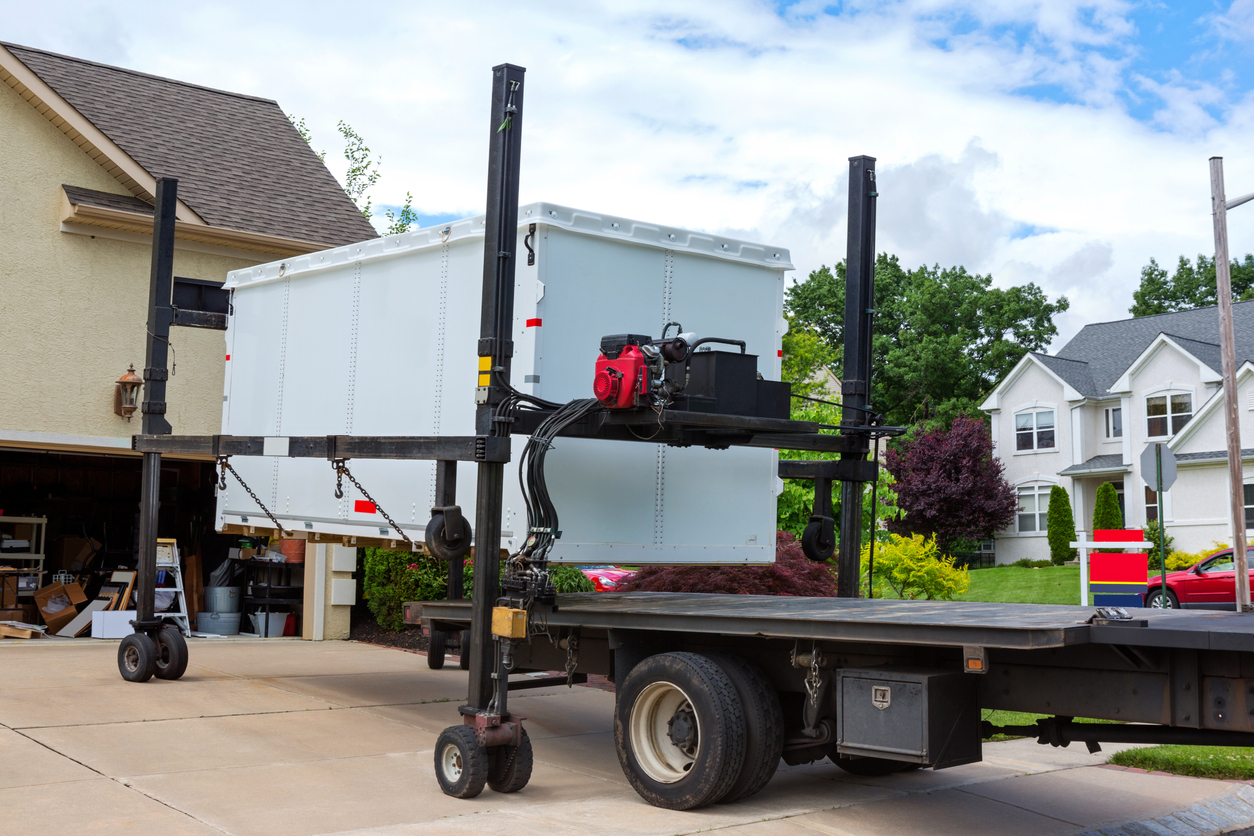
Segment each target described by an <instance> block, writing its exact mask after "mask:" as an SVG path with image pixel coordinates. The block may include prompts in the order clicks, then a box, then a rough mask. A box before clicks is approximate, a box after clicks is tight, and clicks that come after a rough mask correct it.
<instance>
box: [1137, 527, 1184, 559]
mask: <svg viewBox="0 0 1254 836" xmlns="http://www.w3.org/2000/svg"><path fill="white" fill-rule="evenodd" d="M1141 533H1142V534H1144V535H1145V542H1146V543H1149V544H1150V548H1152V549H1153V550H1154V551H1155V552H1157V551H1158V520H1152V521H1151V522H1150V524H1149V525H1147V526H1145V528H1143V529H1141ZM1175 544H1176V538H1175V537H1172V536H1171V535H1170V534H1168V535H1167V555H1168V556H1170V555H1171V553H1172V552H1173V551H1175ZM1168 562H1169V563H1170V561H1168Z"/></svg>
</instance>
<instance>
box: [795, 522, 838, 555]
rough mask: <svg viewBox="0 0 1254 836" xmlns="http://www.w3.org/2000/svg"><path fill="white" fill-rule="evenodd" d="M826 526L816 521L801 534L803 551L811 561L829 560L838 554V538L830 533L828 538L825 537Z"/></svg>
mask: <svg viewBox="0 0 1254 836" xmlns="http://www.w3.org/2000/svg"><path fill="white" fill-rule="evenodd" d="M826 525H827V523H824V522H821V521H817V520H816V521H815V522H812V523H810V524H809V525H807V526H806V527H805V530H804V531H802V532H801V550H802V551H803V552H805V556H806V557H808V558H810V559H811V560H829V559H831V556H832V555H833V554H835V553H836V537H835V536H833V535H832V534H831V533H830V532H829V534H828V535H827V536H826V537H824V535H823V528H824V527H825V526H826Z"/></svg>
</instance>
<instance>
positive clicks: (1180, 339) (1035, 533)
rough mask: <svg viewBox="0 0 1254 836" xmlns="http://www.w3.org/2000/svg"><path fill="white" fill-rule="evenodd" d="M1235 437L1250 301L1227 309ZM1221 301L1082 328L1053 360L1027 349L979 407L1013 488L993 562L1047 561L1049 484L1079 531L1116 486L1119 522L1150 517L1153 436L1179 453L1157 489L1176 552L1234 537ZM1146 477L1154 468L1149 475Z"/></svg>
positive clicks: (1248, 495)
mask: <svg viewBox="0 0 1254 836" xmlns="http://www.w3.org/2000/svg"><path fill="white" fill-rule="evenodd" d="M1233 324H1234V330H1235V333H1236V362H1237V392H1238V397H1239V403H1240V407H1241V408H1240V423H1241V437H1242V438H1243V439H1254V302H1240V303H1237V304H1235V305H1234V306H1233ZM1218 343H1219V314H1218V308H1214V307H1211V308H1200V309H1197V310H1192V311H1181V312H1177V313H1167V314H1159V315H1156V316H1145V317H1138V318H1135V319H1122V320H1116V321H1114V322H1100V323H1096V324H1093V325H1088V326H1085V327H1084V328H1083V329H1082V330H1081V331H1080V332H1079V333H1078V334H1076V336H1075V337H1074V338H1072V340H1071V341H1070V342H1068V343H1067V344H1066V345H1065V346H1064V347H1063V348H1062V350H1061V351H1059V352H1058V353H1057V354H1054V355H1047V354H1036V353H1031V354H1028V355H1026V356H1025V357H1024V358H1023V359H1022V360H1021V361H1020V362H1019V363H1018V364H1017V365H1016V366H1015V367H1014V369H1013V370H1012V371H1011V372H1010V374H1008V375H1007V376H1006V377H1005V378H1004V379H1003V380H1002V381H1001V382H1000V383H999V384H998V385H997V387H996V388H995V389H994V390H993V392H992V394H990V395H989V397H988V399H987V400H985V401H984V403H983V404H982V405H981V409H983V410H985V411H987V412H988V413H989V415H990V416H991V418H992V433H993V444H994V448H995V449H996V451H997V455H998V456H999V457H1000V458H1001V460H1002V462H1004V464H1005V466H1006V471H1005V475H1006V479H1007V480H1008V481H1009V482H1010V483H1011V484H1012V485H1014V487H1015V490H1016V491H1017V492H1018V495H1019V513H1018V515H1017V517H1016V519H1015V522H1014V523H1013V524H1012V525H1010V526H1008V527H1007V528H1006V529H1004V530H1003V531H1001V532H999V533H998V534H997V560H998V562H999V563H1011V562H1014V561H1016V560H1019V559H1022V558H1031V559H1033V560H1043V559H1046V558H1048V557H1049V546H1048V544H1047V543H1046V539H1045V531H1046V526H1045V520H1046V512H1047V510H1048V505H1049V491H1050V488H1051V487H1053V486H1054V485H1061V486H1062V487H1064V488H1066V489H1067V491H1068V493H1069V494H1070V496H1071V505H1072V510H1073V512H1074V513H1075V522H1076V529H1077V531H1085V530H1087V529H1089V528H1090V527H1091V524H1092V518H1093V505H1094V502H1095V499H1096V493H1097V489H1098V487H1099V486H1100V485H1102V484H1104V483H1107V482H1109V483H1111V484H1113V485H1114V486H1115V490H1116V491H1117V493H1118V496H1119V504H1120V508H1121V509H1122V511H1123V515H1124V524H1125V526H1127V527H1129V528H1139V527H1143V526H1145V525H1146V524H1147V523H1148V522H1149V521H1151V520H1154V519H1157V516H1158V497H1157V495H1156V494H1155V492H1154V490H1153V489H1152V488H1150V487H1149V486H1147V485H1146V483H1145V482H1144V481H1143V479H1142V473H1141V471H1140V462H1139V459H1140V456H1141V454H1142V453H1143V452H1144V450H1145V448H1146V446H1147V445H1148V444H1150V443H1152V442H1165V443H1167V445H1168V447H1170V449H1171V450H1172V451H1173V452H1174V453H1175V455H1176V459H1177V462H1178V472H1179V476H1178V479H1177V481H1176V483H1175V484H1174V485H1173V486H1172V487H1171V489H1170V490H1167V491H1165V492H1164V495H1163V516H1164V524H1165V525H1166V527H1167V530H1168V532H1169V533H1170V534H1171V535H1172V536H1174V537H1175V548H1176V549H1180V550H1183V551H1189V552H1197V551H1202V550H1205V549H1207V548H1209V547H1210V546H1211V544H1212V543H1214V542H1216V541H1220V542H1225V543H1231V542H1232V529H1231V521H1230V519H1229V514H1228V507H1229V502H1228V496H1229V493H1228V461H1227V458H1228V457H1227V452H1226V451H1227V444H1226V441H1225V437H1226V436H1225V428H1224V415H1223V387H1222V376H1221V367H1220V351H1219V345H1218ZM1242 460H1243V470H1244V474H1245V477H1244V482H1245V488H1244V491H1245V502H1246V505H1247V506H1250V507H1247V509H1246V518H1247V520H1249V521H1251V522H1254V449H1244V448H1243V449H1242ZM1149 475H1150V478H1151V480H1152V479H1153V474H1149Z"/></svg>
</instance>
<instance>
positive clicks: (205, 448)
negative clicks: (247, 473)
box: [131, 435, 510, 462]
mask: <svg viewBox="0 0 1254 836" xmlns="http://www.w3.org/2000/svg"><path fill="white" fill-rule="evenodd" d="M131 449H132V450H135V451H136V452H139V453H164V454H172V455H185V456H211V457H214V458H216V457H218V456H281V457H287V458H306V459H328V460H330V459H416V460H428V461H461V462H484V461H488V462H507V461H509V449H510V445H509V439H508V438H494V437H490V436H474V435H437V436H421V435H418V436H404V435H400V436H369V435H314V436H282V437H276V438H267V437H265V436H259V435H137V436H133V437H132V439H131Z"/></svg>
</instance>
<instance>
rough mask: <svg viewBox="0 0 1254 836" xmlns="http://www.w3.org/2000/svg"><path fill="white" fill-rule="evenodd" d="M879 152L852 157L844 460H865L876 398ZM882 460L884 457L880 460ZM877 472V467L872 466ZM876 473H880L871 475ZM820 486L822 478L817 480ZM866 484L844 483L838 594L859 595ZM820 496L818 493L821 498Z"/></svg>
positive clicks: (843, 386) (843, 395) (843, 400)
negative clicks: (849, 441)
mask: <svg viewBox="0 0 1254 836" xmlns="http://www.w3.org/2000/svg"><path fill="white" fill-rule="evenodd" d="M877 196H878V195H877V193H876V187H875V158H874V157H865V156H863V157H850V158H849V240H848V249H847V250H846V251H845V335H844V336H845V358H844V379H843V380H842V381H841V399H840V401H841V406H842V409H841V421H840V424H841V427H842V430H841V434H842V435H846V436H850V437H852V438H855V439H857V443H858V449H857V451H856V452H852V453H842V454H841V457H840V459H841V462H842V464H843V463H845V462H849V463H850V465H851V466H855V467H856V465H855V464H854V463H860V462H864V461H865V460H866V456H867V453H868V452H869V450H870V446H871V445H870V440H871V434H870V432H868V428H869V427H870V425H871V424H872V423H873V422H872V420H871V417H872V416H871V414H870V410H869V409H868V407H869V404H870V398H871V391H870V390H871V322H872V319H873V318H874V316H875V311H874V309H873V307H872V306H873V305H874V299H875V198H876V197H877ZM876 464H878V463H876ZM867 470H868V472H870V473H871V474H874V473H875V472H876V468H875V467H872V468H868V469H867ZM871 478H872V479H874V478H875V476H874V475H872V476H871ZM816 488H817V484H816ZM865 488H866V484H865V483H864V482H862V481H853V480H846V481H842V482H841V485H840V556H839V557H838V559H837V560H838V566H837V568H838V574H837V576H836V594H837V595H838V596H839V597H841V598H857V597H858V588H859V584H858V580H859V577H860V575H861V557H862V494H863V491H864V490H865ZM818 501H819V498H818V496H817V491H816V496H815V503H816V506H817V503H818Z"/></svg>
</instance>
